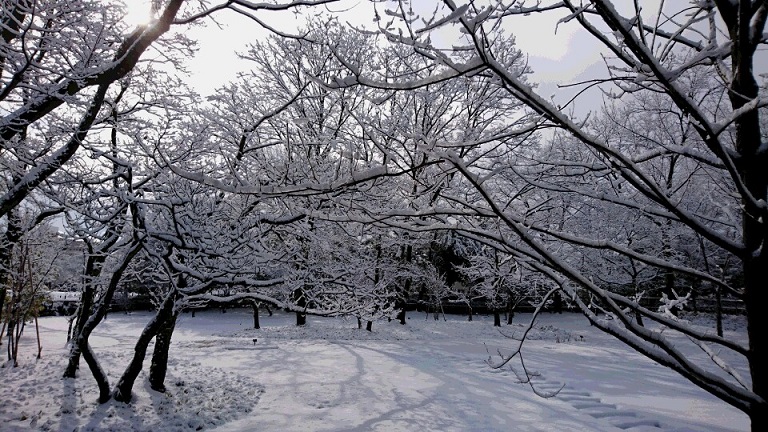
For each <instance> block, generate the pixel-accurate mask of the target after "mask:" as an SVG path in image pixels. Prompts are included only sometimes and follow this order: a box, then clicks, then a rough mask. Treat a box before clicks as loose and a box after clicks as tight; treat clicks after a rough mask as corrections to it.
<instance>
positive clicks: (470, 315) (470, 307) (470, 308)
mask: <svg viewBox="0 0 768 432" xmlns="http://www.w3.org/2000/svg"><path fill="white" fill-rule="evenodd" d="M467 307H468V308H469V319H468V321H470V322H471V321H472V306H470V305H469V303H467Z"/></svg>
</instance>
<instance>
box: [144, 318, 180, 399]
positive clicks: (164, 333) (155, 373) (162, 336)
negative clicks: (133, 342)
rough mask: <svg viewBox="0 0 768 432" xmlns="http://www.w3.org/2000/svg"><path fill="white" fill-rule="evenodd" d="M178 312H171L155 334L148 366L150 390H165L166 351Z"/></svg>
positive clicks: (169, 345)
mask: <svg viewBox="0 0 768 432" xmlns="http://www.w3.org/2000/svg"><path fill="white" fill-rule="evenodd" d="M178 316H179V314H178V312H174V313H171V316H170V317H168V319H166V320H165V322H164V323H163V324H162V325H161V327H160V330H159V331H158V332H157V336H155V348H154V351H153V352H152V363H151V364H150V366H149V386H150V388H152V390H155V391H159V392H163V393H164V392H165V375H166V374H167V372H168V351H169V350H170V348H171V337H172V336H173V330H174V329H175V328H176V319H177V318H178Z"/></svg>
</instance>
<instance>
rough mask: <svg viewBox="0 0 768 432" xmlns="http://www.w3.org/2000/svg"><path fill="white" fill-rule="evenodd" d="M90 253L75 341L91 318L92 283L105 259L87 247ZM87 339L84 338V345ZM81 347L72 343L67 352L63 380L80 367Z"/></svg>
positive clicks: (93, 292) (93, 286)
mask: <svg viewBox="0 0 768 432" xmlns="http://www.w3.org/2000/svg"><path fill="white" fill-rule="evenodd" d="M89 249H90V251H89V252H90V253H89V255H88V259H87V260H86V262H85V271H84V272H83V273H84V277H85V281H84V286H83V291H82V293H81V295H80V307H79V309H78V313H77V318H76V321H75V328H74V332H73V333H72V334H73V338H74V339H75V340H76V341H77V340H78V335H79V334H80V333H82V331H83V328H84V327H85V323H86V321H88V318H89V317H90V316H91V313H92V312H93V299H94V296H95V292H96V287H95V285H94V283H95V282H94V281H95V280H96V279H97V278H98V277H99V276H100V275H101V270H102V264H103V263H104V260H105V259H106V257H105V256H104V255H96V254H94V253H93V250H92V249H91V246H90V245H89ZM106 316H107V313H106V311H105V312H104V317H106ZM87 339H88V337H87V336H86V341H85V342H86V343H88V341H87ZM81 348H82V347H81V345H80V344H79V343H73V344H72V348H71V349H70V351H69V360H68V362H67V368H66V369H65V370H64V378H74V377H75V374H76V373H77V369H78V368H79V367H80V352H81Z"/></svg>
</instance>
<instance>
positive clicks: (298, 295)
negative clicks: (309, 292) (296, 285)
mask: <svg viewBox="0 0 768 432" xmlns="http://www.w3.org/2000/svg"><path fill="white" fill-rule="evenodd" d="M293 301H294V302H295V303H296V306H298V307H301V308H304V307H307V298H306V297H305V296H304V290H303V289H296V290H294V291H293ZM306 324H307V314H305V313H302V312H296V325H297V326H303V325H306Z"/></svg>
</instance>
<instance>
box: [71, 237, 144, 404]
mask: <svg viewBox="0 0 768 432" xmlns="http://www.w3.org/2000/svg"><path fill="white" fill-rule="evenodd" d="M141 249H142V244H141V243H140V242H139V241H134V243H133V244H131V246H130V248H129V249H128V252H127V253H126V255H125V257H123V261H122V262H121V263H120V265H119V266H118V268H117V269H115V272H114V273H112V277H111V278H110V280H109V284H108V285H107V288H106V290H105V292H104V295H103V296H102V297H101V300H100V302H99V304H98V305H97V307H96V309H95V310H94V312H93V314H91V316H90V317H88V320H87V321H86V322H85V324H84V325H83V329H82V330H81V331H80V333H79V334H77V335H76V339H75V343H76V344H77V345H78V347H79V350H80V353H82V355H83V359H84V360H85V362H86V363H87V364H88V367H89V368H90V370H91V374H92V375H93V378H94V379H95V380H96V383H97V384H98V386H99V403H104V402H106V401H108V400H109V398H110V393H109V381H108V379H107V375H106V374H105V373H104V371H103V370H102V369H101V367H100V366H99V363H98V361H96V357H95V355H94V354H93V351H92V350H91V347H90V345H89V344H88V338H89V337H90V335H91V333H92V332H93V330H94V329H95V328H96V326H98V325H99V323H100V322H101V321H102V320H103V319H104V317H105V316H106V315H107V310H108V309H109V304H110V303H111V302H112V296H113V295H114V294H115V290H116V289H117V285H118V283H119V282H120V280H121V279H122V277H123V273H124V272H125V269H127V268H128V265H129V264H130V263H131V261H132V260H133V258H134V257H136V255H137V254H138V253H139V251H141Z"/></svg>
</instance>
